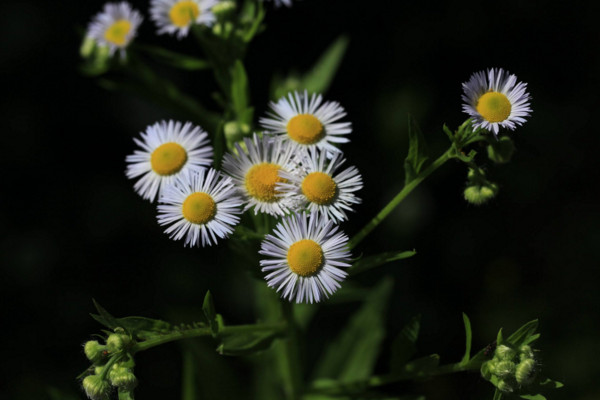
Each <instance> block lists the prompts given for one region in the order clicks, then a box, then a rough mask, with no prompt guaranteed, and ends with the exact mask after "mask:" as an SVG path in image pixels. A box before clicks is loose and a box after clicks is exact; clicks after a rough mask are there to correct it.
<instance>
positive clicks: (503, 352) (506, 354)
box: [495, 344, 517, 361]
mask: <svg viewBox="0 0 600 400" xmlns="http://www.w3.org/2000/svg"><path fill="white" fill-rule="evenodd" d="M495 354H496V356H497V357H498V358H499V359H500V360H503V361H512V359H513V358H514V357H515V356H516V355H517V352H516V351H514V350H513V349H512V348H510V347H508V346H506V345H503V344H501V345H500V346H498V347H497V348H496V353H495Z"/></svg>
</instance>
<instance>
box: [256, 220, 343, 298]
mask: <svg viewBox="0 0 600 400" xmlns="http://www.w3.org/2000/svg"><path fill="white" fill-rule="evenodd" d="M347 244H348V237H347V236H346V235H345V234H344V233H342V232H338V227H337V226H335V225H334V223H333V221H329V222H325V221H324V220H323V219H322V218H321V217H320V216H319V215H318V214H312V215H311V216H310V217H308V216H307V215H306V213H302V214H295V215H290V216H288V217H285V218H284V219H283V220H282V221H281V222H280V223H278V224H277V226H276V227H275V230H274V233H273V235H267V236H266V237H265V240H264V241H263V242H262V244H261V249H260V251H259V253H260V254H262V255H265V256H268V257H270V258H269V259H265V260H261V261H260V265H261V267H262V271H263V272H266V273H267V275H266V276H265V279H266V281H267V284H268V285H269V287H272V288H276V289H277V292H281V297H283V298H286V299H288V300H289V301H295V302H296V303H303V302H306V303H313V302H317V303H318V302H319V301H321V300H323V299H324V298H328V297H329V295H331V294H333V293H334V292H335V291H336V290H337V289H339V288H340V287H341V286H340V282H341V281H343V280H344V278H346V276H347V273H346V272H345V271H343V270H342V269H341V268H348V267H350V264H349V261H350V257H351V255H350V252H349V251H348V247H347Z"/></svg>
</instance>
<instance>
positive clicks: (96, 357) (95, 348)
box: [83, 340, 106, 364]
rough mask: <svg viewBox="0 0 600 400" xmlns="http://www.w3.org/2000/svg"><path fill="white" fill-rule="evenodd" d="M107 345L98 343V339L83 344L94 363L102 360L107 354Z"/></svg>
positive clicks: (84, 350)
mask: <svg viewBox="0 0 600 400" xmlns="http://www.w3.org/2000/svg"><path fill="white" fill-rule="evenodd" d="M105 351H106V346H104V345H101V344H100V343H98V341H97V340H90V341H89V342H86V343H85V344H84V345H83V352H84V353H85V356H86V357H87V358H88V360H90V361H91V362H93V363H95V364H96V363H99V362H101V361H102V360H103V359H104V357H105V356H106V353H104V352H105Z"/></svg>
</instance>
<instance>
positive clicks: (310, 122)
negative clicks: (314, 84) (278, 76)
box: [259, 91, 352, 151]
mask: <svg viewBox="0 0 600 400" xmlns="http://www.w3.org/2000/svg"><path fill="white" fill-rule="evenodd" d="M270 107H271V110H272V111H271V112H270V113H268V116H267V117H265V118H261V119H260V121H259V122H260V124H261V125H262V127H263V128H265V130H266V132H267V133H269V134H272V135H281V136H282V137H283V138H284V139H287V140H290V141H292V142H295V143H298V144H299V145H300V146H303V147H319V148H320V149H324V150H329V151H339V150H338V148H337V147H335V146H334V145H333V143H347V142H349V140H348V138H346V137H344V135H347V134H349V133H350V132H352V124H351V123H350V122H337V121H339V120H340V119H342V118H343V117H345V116H346V111H344V108H343V107H342V106H340V105H339V104H338V103H337V102H334V101H333V102H329V101H327V102H323V97H322V96H321V95H320V94H319V95H317V94H313V95H312V96H310V97H309V95H308V92H307V91H304V93H303V94H302V93H298V92H294V93H289V94H288V97H282V98H281V99H279V101H277V102H276V103H273V102H271V104H270Z"/></svg>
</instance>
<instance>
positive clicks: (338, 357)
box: [315, 278, 392, 382]
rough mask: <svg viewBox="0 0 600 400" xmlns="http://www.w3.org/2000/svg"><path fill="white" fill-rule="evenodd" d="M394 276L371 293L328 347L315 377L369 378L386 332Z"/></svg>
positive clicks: (382, 282)
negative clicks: (386, 317)
mask: <svg viewBox="0 0 600 400" xmlns="http://www.w3.org/2000/svg"><path fill="white" fill-rule="evenodd" d="M391 289H392V280H391V279H389V278H386V279H384V280H382V281H381V282H380V283H379V284H378V285H377V286H376V287H375V288H373V290H371V292H370V293H369V295H368V296H367V298H366V299H365V302H364V303H363V305H362V306H361V307H360V309H359V310H358V311H357V312H356V313H355V314H354V315H353V316H352V318H350V320H349V321H348V323H347V324H346V326H345V327H344V328H343V329H342V330H341V333H340V334H339V335H338V337H337V338H336V339H335V340H334V341H333V342H332V343H331V344H330V345H329V346H328V347H327V350H326V352H325V354H324V355H323V357H322V358H321V360H320V362H319V363H318V367H317V369H316V372H315V378H337V379H338V380H340V381H341V382H348V381H353V380H357V379H365V378H368V377H369V376H370V375H371V373H372V371H373V367H374V366H375V362H376V360H377V355H378V354H379V349H380V346H381V342H382V340H383V338H384V336H385V309H386V306H387V300H388V298H389V296H390V293H391Z"/></svg>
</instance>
